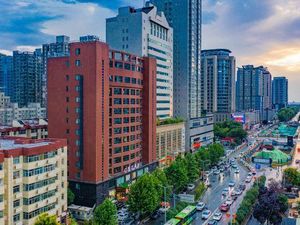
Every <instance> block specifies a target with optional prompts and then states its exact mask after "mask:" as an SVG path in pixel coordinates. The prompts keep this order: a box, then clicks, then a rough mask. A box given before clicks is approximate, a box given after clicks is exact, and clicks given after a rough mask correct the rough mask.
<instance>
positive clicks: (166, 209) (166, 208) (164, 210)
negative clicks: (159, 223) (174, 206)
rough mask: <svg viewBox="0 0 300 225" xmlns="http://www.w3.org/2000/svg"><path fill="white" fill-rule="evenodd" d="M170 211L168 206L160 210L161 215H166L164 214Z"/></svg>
mask: <svg viewBox="0 0 300 225" xmlns="http://www.w3.org/2000/svg"><path fill="white" fill-rule="evenodd" d="M169 209H170V206H167V207H160V208H159V211H160V212H161V213H164V212H167V211H168V210H169Z"/></svg>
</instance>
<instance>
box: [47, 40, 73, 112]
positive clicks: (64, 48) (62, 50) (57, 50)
mask: <svg viewBox="0 0 300 225" xmlns="http://www.w3.org/2000/svg"><path fill="white" fill-rule="evenodd" d="M69 42H70V37H68V36H65V35H60V36H56V42H54V43H50V44H43V47H42V48H43V51H42V54H43V55H42V62H43V65H42V67H43V71H42V102H41V105H42V106H43V107H46V106H47V60H48V58H49V57H53V56H64V55H67V54H68V53H69Z"/></svg>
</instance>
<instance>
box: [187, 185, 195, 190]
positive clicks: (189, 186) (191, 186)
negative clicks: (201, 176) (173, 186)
mask: <svg viewBox="0 0 300 225" xmlns="http://www.w3.org/2000/svg"><path fill="white" fill-rule="evenodd" d="M187 189H188V190H189V191H192V190H194V189H195V184H188V186H187Z"/></svg>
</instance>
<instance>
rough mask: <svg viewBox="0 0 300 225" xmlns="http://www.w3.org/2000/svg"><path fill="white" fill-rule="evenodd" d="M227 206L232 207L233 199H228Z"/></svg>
mask: <svg viewBox="0 0 300 225" xmlns="http://www.w3.org/2000/svg"><path fill="white" fill-rule="evenodd" d="M225 203H226V204H227V205H232V203H233V199H232V198H227V200H226V202H225Z"/></svg>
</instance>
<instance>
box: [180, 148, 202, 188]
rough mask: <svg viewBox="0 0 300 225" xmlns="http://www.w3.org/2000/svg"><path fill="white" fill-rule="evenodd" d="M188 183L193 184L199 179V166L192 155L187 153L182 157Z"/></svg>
mask: <svg viewBox="0 0 300 225" xmlns="http://www.w3.org/2000/svg"><path fill="white" fill-rule="evenodd" d="M184 160H185V165H186V170H187V176H188V181H189V182H190V183H192V182H194V181H195V180H196V179H197V178H198V177H199V165H198V164H197V161H196V158H195V155H194V154H191V153H187V154H186V156H185V157H184Z"/></svg>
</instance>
